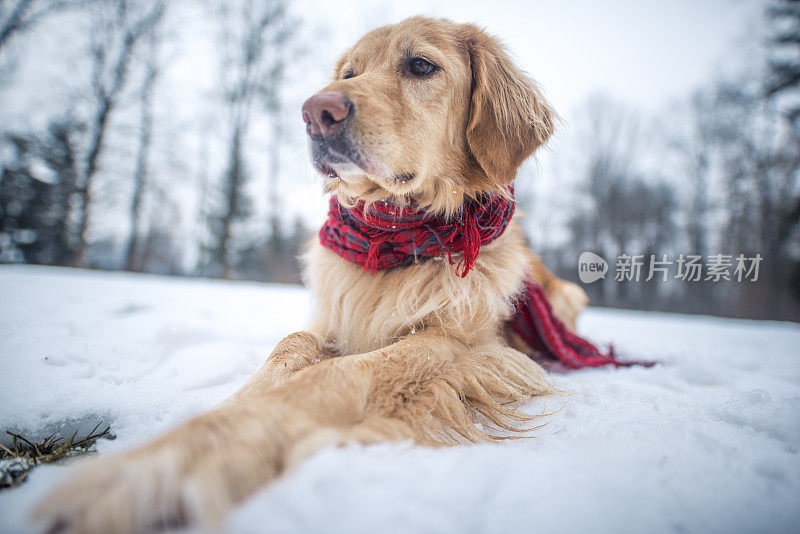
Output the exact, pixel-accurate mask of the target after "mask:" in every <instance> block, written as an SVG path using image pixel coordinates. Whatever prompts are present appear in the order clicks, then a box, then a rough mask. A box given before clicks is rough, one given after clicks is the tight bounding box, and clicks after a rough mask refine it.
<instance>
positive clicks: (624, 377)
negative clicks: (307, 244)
mask: <svg viewBox="0 0 800 534" xmlns="http://www.w3.org/2000/svg"><path fill="white" fill-rule="evenodd" d="M0 302H2V306H0V429H3V430H5V429H10V430H19V431H25V432H35V433H39V434H42V433H46V432H47V431H49V430H51V429H54V428H58V427H60V426H64V428H79V429H81V430H82V431H85V430H90V429H91V428H92V427H93V426H94V425H95V424H96V423H97V422H98V421H101V420H102V421H104V422H107V423H110V424H111V425H112V430H113V432H114V433H115V434H116V436H117V439H116V440H114V441H106V440H102V441H100V442H99V444H98V449H99V452H100V454H108V453H111V452H114V451H117V450H121V449H125V448H128V447H131V446H133V445H136V444H138V443H141V442H142V441H144V440H146V439H148V438H150V437H152V436H153V435H155V434H157V433H159V432H162V431H164V430H165V429H167V428H169V427H171V426H173V425H175V424H177V423H178V422H180V421H182V420H184V419H186V418H187V417H189V416H191V415H193V414H196V413H198V412H201V411H203V410H206V409H208V408H210V407H212V406H214V405H215V404H217V403H218V402H220V401H221V400H222V399H224V398H225V397H227V396H228V395H230V394H231V393H232V392H233V391H235V390H236V389H237V388H238V387H239V386H240V385H241V384H243V383H244V382H245V380H246V379H247V377H248V376H249V375H250V374H251V373H252V372H253V371H254V370H255V369H256V368H257V367H258V366H259V365H260V363H261V362H262V361H263V359H264V358H265V357H266V355H267V354H268V353H269V351H270V349H271V348H272V346H273V345H274V344H275V343H276V342H277V341H278V339H280V338H281V337H282V336H283V335H285V334H287V333H289V332H292V331H294V330H298V329H301V328H302V327H303V325H304V323H305V320H306V318H307V314H308V308H309V300H308V294H307V292H306V291H305V290H304V289H301V288H296V287H292V286H280V285H266V284H256V283H243V282H220V281H206V280H196V279H179V278H159V277H154V276H146V275H130V274H121V273H99V272H90V271H78V270H69V269H57V268H43V267H30V266H26V267H19V266H0ZM580 329H581V331H582V333H583V334H585V335H586V336H588V337H590V338H592V339H594V340H596V341H610V340H613V341H614V342H615V344H616V346H617V348H618V349H619V350H620V351H621V352H622V353H623V354H628V355H630V356H635V357H637V358H642V359H658V360H660V361H661V362H663V365H660V366H658V367H655V368H651V369H643V368H631V369H619V370H614V369H592V370H582V371H578V372H571V373H568V374H559V375H556V376H555V381H556V383H557V385H558V386H560V387H561V388H562V389H565V390H568V391H569V392H570V394H569V395H567V396H564V397H554V398H550V399H546V400H538V401H534V402H531V403H529V405H528V406H527V409H528V410H529V411H532V412H537V413H539V412H545V413H550V412H554V413H552V415H550V416H548V417H547V418H546V421H547V424H546V425H545V426H544V427H543V428H541V429H539V430H537V431H536V432H535V436H536V437H535V439H530V440H515V441H510V442H508V443H501V444H491V445H479V446H463V447H457V448H448V449H438V450H434V449H425V448H417V447H413V446H411V444H409V443H400V444H385V445H378V446H371V447H364V446H359V445H350V446H347V447H343V448H329V449H325V450H323V451H321V452H320V453H318V454H317V455H316V456H314V457H312V458H311V459H310V460H308V461H307V462H306V463H304V464H303V465H301V467H300V468H299V469H298V470H296V471H295V472H293V473H291V474H290V475H289V476H287V477H285V478H283V479H281V480H280V481H278V482H277V483H275V484H273V485H271V486H269V487H266V488H265V489H264V490H262V491H261V492H259V493H258V494H256V495H255V496H254V497H253V498H251V499H250V500H248V501H247V502H245V503H244V504H243V505H242V506H240V507H239V508H238V509H237V510H235V512H234V513H233V514H232V516H231V517H230V519H229V521H228V523H227V524H226V525H225V528H224V531H226V532H232V533H251V532H252V533H262V532H265V531H267V530H268V531H271V532H286V533H300V532H326V533H359V532H404V533H407V532H431V533H439V532H441V533H445V532H498V533H500V532H509V531H523V530H524V531H540V532H564V533H569V532H586V531H595V532H617V533H627V532H631V533H633V532H649V533H659V532H679V533H682V532H703V533H705V532H726V533H729V532H753V531H758V532H788V531H793V530H794V529H796V528H797V527H796V525H797V524H798V520H800V506H798V504H799V501H798V497H800V457H798V453H799V452H800V351H798V347H800V325H797V324H792V323H774V322H755V321H741V320H728V319H717V318H711V317H698V316H681V315H672V314H661V313H651V312H631V311H617V310H608V309H590V310H588V311H587V313H586V314H585V315H584V316H583V318H582V320H581V324H580ZM68 470H69V468H68V467H65V466H63V465H54V466H44V467H40V468H38V469H36V470H35V471H34V472H33V473H32V474H31V477H30V479H29V481H28V482H27V483H25V484H24V485H22V486H21V487H19V488H17V489H14V490H10V491H4V492H2V493H0V518H1V519H0V531H2V532H13V533H16V532H36V531H37V529H36V525H31V524H29V523H28V522H27V518H26V514H27V512H28V511H29V509H30V506H31V505H32V504H33V503H34V502H35V501H36V500H37V499H38V498H40V497H41V496H42V495H43V493H44V492H45V491H47V489H48V488H50V487H51V486H52V485H53V484H55V483H56V482H57V481H58V480H60V479H62V478H63V477H64V476H65V474H67V473H68Z"/></svg>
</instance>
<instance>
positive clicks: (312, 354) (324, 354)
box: [233, 332, 336, 399]
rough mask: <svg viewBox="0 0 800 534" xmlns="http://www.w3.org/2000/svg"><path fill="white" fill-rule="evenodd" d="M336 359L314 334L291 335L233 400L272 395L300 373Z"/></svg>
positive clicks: (276, 348)
mask: <svg viewBox="0 0 800 534" xmlns="http://www.w3.org/2000/svg"><path fill="white" fill-rule="evenodd" d="M335 355H336V354H335V351H334V350H333V348H332V347H331V345H330V344H328V343H327V342H326V341H325V340H324V339H323V338H322V337H321V336H319V335H317V334H314V333H313V332H295V333H294V334H290V335H288V336H286V337H285V338H283V339H282V340H281V341H280V342H279V343H278V345H277V346H276V347H275V350H273V351H272V354H270V355H269V357H268V358H267V361H265V362H264V365H262V366H261V368H260V369H259V370H258V371H256V373H255V374H254V375H253V376H252V377H251V378H250V380H248V381H247V383H246V384H245V385H244V386H243V387H242V388H241V389H240V390H239V391H238V392H237V393H236V394H235V395H234V397H233V398H234V399H240V398H242V397H244V396H247V395H253V394H257V393H263V392H265V391H269V390H270V389H273V388H275V387H276V386H279V385H280V384H283V383H284V382H286V380H288V379H289V378H290V377H291V376H292V375H293V374H294V373H296V372H297V371H300V370H302V369H305V368H306V367H308V366H309V365H313V364H315V363H319V362H320V361H322V360H326V359H328V358H331V357H333V356H335Z"/></svg>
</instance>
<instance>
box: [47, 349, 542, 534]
mask: <svg viewBox="0 0 800 534" xmlns="http://www.w3.org/2000/svg"><path fill="white" fill-rule="evenodd" d="M295 341H298V342H299V345H297V346H299V347H306V348H309V347H314V346H316V345H315V344H314V343H312V342H311V341H312V339H311V338H304V337H302V336H300V337H296V338H295ZM306 341H307V342H308V344H304V343H305V342H306ZM293 346H294V345H293V343H289V342H287V343H286V344H285V347H284V348H287V351H286V352H285V353H283V352H281V354H283V356H285V357H287V358H294V357H293V356H289V355H290V354H292V353H293V352H292V351H291V350H288V348H289V347H293ZM283 356H281V357H276V358H275V360H274V362H275V366H276V367H277V368H278V369H280V367H282V365H279V363H280V362H282V361H283V360H282V358H283ZM290 361H291V360H290ZM312 363H313V359H312ZM270 369H272V368H270ZM289 374H290V375H291V372H289ZM274 376H276V375H274V374H273V371H270V372H269V373H268V374H267V375H266V376H265V377H262V378H261V379H257V380H254V381H252V382H251V383H250V384H248V386H246V387H245V388H243V390H242V391H240V392H239V394H238V395H237V396H235V397H234V398H233V399H231V400H230V401H228V402H227V403H226V404H224V405H223V406H221V407H219V408H217V409H215V410H213V411H211V412H209V413H206V414H204V415H201V416H199V417H197V418H195V419H192V420H190V421H188V422H187V423H184V424H183V425H181V426H179V427H178V428H176V429H174V430H172V431H171V432H169V433H167V434H165V435H164V436H162V437H160V438H158V439H157V440H155V441H153V442H152V443H149V444H147V445H145V446H143V447H140V448H138V449H135V450H133V451H130V452H127V453H125V454H122V455H119V456H116V457H109V458H104V459H100V460H96V461H92V462H89V463H88V464H87V466H86V467H85V468H84V470H83V471H82V472H79V473H78V474H77V475H76V476H74V477H73V478H72V479H71V480H70V481H69V482H68V483H67V484H65V485H64V486H62V487H61V488H58V489H56V491H55V492H54V493H53V494H52V495H50V496H49V497H48V498H47V499H46V500H45V501H44V502H43V504H42V505H41V506H40V508H39V510H38V515H39V516H40V517H43V518H44V519H46V520H49V521H50V523H51V524H52V525H56V526H59V527H62V528H63V530H66V531H69V532H86V533H117V534H128V533H134V532H143V531H148V530H151V529H157V528H163V527H167V526H173V525H186V524H197V523H199V524H205V525H211V526H213V525H215V524H219V523H220V521H221V520H222V519H223V518H224V516H225V513H226V512H227V511H228V510H229V509H230V507H232V506H233V505H234V504H235V503H237V502H239V501H241V500H242V499H244V498H246V497H247V496H249V495H250V494H252V493H253V492H254V491H255V490H257V489H258V488H259V487H261V486H263V485H264V484H266V483H267V482H269V481H270V480H272V479H274V478H275V477H277V476H279V475H280V474H281V473H283V472H285V471H286V470H287V469H288V468H289V467H290V466H292V465H293V464H295V463H296V462H298V461H300V460H302V459H303V458H305V457H306V456H308V455H309V454H311V453H313V452H315V451H316V450H318V449H319V448H321V447H323V446H325V445H327V444H331V443H342V442H346V441H349V440H358V441H361V442H374V441H379V440H387V439H409V438H410V439H414V440H415V441H417V442H419V443H446V442H448V441H451V442H452V436H449V434H448V432H449V430H450V429H454V430H456V431H457V432H460V433H461V434H462V435H464V436H465V437H466V438H468V439H479V438H480V436H479V435H478V432H477V431H476V430H475V426H474V421H473V419H472V416H473V415H474V414H475V410H476V409H477V410H478V411H480V412H482V413H484V415H486V416H487V417H489V418H490V419H491V418H493V417H499V416H503V415H504V414H505V413H510V412H509V411H508V410H507V409H506V408H504V406H503V402H504V401H512V400H522V399H523V398H526V397H528V396H530V395H533V394H536V393H537V392H539V393H542V392H545V390H546V385H545V380H546V377H545V374H544V372H543V371H542V370H541V368H540V367H539V366H538V365H536V364H535V363H533V362H532V361H530V360H529V359H528V358H527V357H525V356H524V355H522V354H520V353H518V352H516V351H513V350H512V349H508V348H507V347H502V346H500V345H497V346H492V347H488V348H487V347H477V348H476V347H468V346H466V345H465V344H463V343H460V342H458V341H455V340H452V339H448V338H446V337H444V336H441V335H437V334H436V333H419V334H416V335H412V336H409V337H407V338H404V339H402V340H400V341H398V342H397V343H394V344H392V345H390V346H388V347H384V348H382V349H378V350H376V351H372V352H369V353H364V354H359V355H352V356H344V357H339V358H328V359H326V360H322V361H320V362H319V363H316V364H314V365H308V366H307V367H305V368H302V369H301V370H298V371H296V372H294V374H293V375H291V376H288V378H287V375H280V374H279V376H278V382H280V381H281V380H284V381H283V382H282V383H277V384H276V383H274V382H272V381H269V380H267V378H269V377H274ZM493 398H497V402H495V401H494V400H492V399H493ZM504 410H505V411H504Z"/></svg>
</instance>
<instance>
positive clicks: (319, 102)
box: [303, 93, 353, 137]
mask: <svg viewBox="0 0 800 534" xmlns="http://www.w3.org/2000/svg"><path fill="white" fill-rule="evenodd" d="M352 108H353V104H352V103H351V102H350V100H349V99H348V98H347V97H346V96H344V95H343V94H341V93H320V94H318V95H314V96H312V97H311V98H309V99H308V100H306V102H305V104H303V120H304V121H305V122H306V130H307V131H308V134H309V135H311V136H318V135H321V136H322V137H330V136H333V135H336V134H337V133H339V132H340V131H341V129H342V128H343V127H344V123H345V120H346V119H347V117H349V116H350V112H351V110H352Z"/></svg>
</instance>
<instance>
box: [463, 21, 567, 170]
mask: <svg viewBox="0 0 800 534" xmlns="http://www.w3.org/2000/svg"><path fill="white" fill-rule="evenodd" d="M465 42H466V45H467V51H468V53H469V62H470V68H471V70H472V95H471V97H470V109H469V117H468V119H467V132H466V133H467V145H468V147H469V150H470V151H471V152H472V155H473V156H474V158H475V162H476V163H477V165H478V166H480V170H481V171H482V172H479V173H477V174H478V176H476V178H479V179H480V178H483V180H486V179H488V181H489V183H488V184H481V185H485V186H491V185H494V186H497V185H505V184H510V183H511V182H512V181H513V180H514V178H515V177H516V175H517V170H518V169H519V166H520V165H521V164H522V162H523V161H525V159H527V158H528V156H530V155H531V154H533V152H534V151H535V150H536V149H537V148H539V146H541V145H542V144H543V143H544V142H545V141H547V139H548V137H550V135H551V134H552V133H553V127H554V122H555V119H556V115H555V113H554V112H553V110H552V109H551V108H550V106H549V104H548V103H547V102H546V101H545V99H544V97H543V96H542V94H541V92H540V91H539V89H538V88H537V87H536V84H535V83H534V81H533V80H531V79H530V78H529V77H528V76H526V75H525V74H524V73H523V72H521V71H520V70H519V69H518V68H517V66H516V65H514V63H513V61H512V60H511V58H510V57H509V56H508V54H507V53H506V51H505V49H504V47H503V45H502V44H500V42H498V40H497V39H495V38H494V37H491V36H489V35H487V34H486V33H485V32H484V31H483V30H481V29H479V28H477V27H475V26H472V25H466V35H465ZM482 175H485V178H484V176H482ZM473 176H475V174H473ZM483 180H480V181H483Z"/></svg>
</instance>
